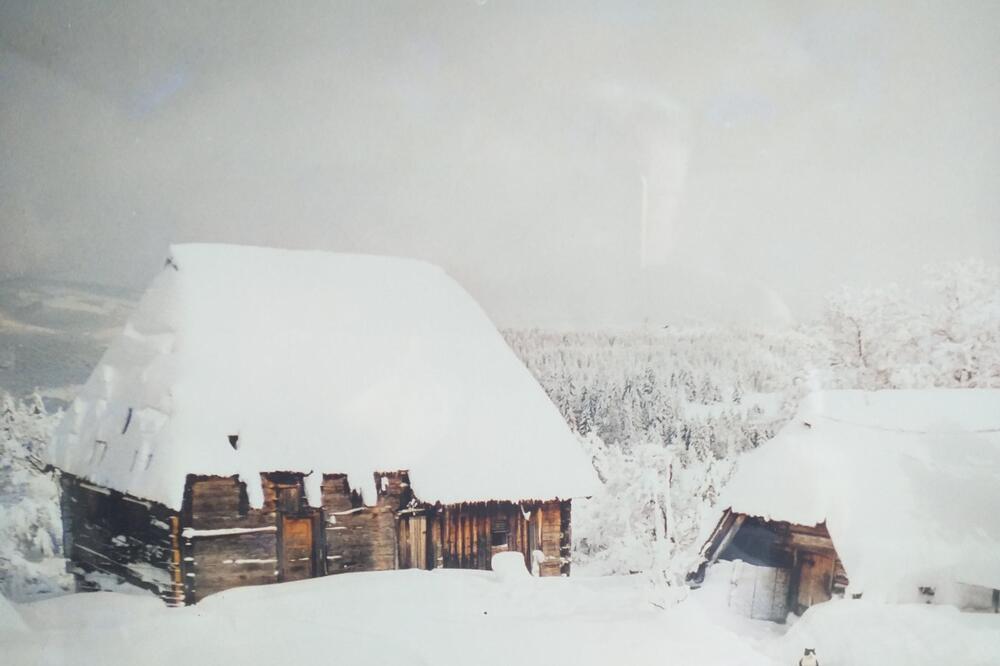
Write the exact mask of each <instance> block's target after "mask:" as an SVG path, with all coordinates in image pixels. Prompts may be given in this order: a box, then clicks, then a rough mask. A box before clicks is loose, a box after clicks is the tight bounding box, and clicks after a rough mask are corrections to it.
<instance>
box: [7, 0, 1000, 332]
mask: <svg viewBox="0 0 1000 666" xmlns="http://www.w3.org/2000/svg"><path fill="white" fill-rule="evenodd" d="M703 5H707V3H701V2H692V3H662V2H653V3H634V4H624V3H610V2H609V3H603V4H601V3H583V2H566V3H540V2H514V3H512V2H503V3H498V2H494V1H493V0H489V1H486V2H483V0H479V2H474V1H469V2H452V3H384V2H344V3H335V4H330V3H316V4H315V5H309V6H307V5H306V4H305V3H300V4H297V5H296V8H295V9H294V10H290V9H289V8H287V7H283V6H282V7H279V6H278V5H277V4H271V3H249V2H246V3H243V2H241V3H235V4H231V5H228V6H227V5H225V4H222V5H212V6H209V5H207V4H206V3H200V2H192V3H184V2H171V3H159V2H147V1H143V2H124V3H120V4H119V3H103V4H100V5H97V4H91V3H86V4H85V3H78V2H69V1H65V2H62V1H55V2H48V3H44V4H39V5H33V4H30V3H14V2H8V1H7V0H0V275H4V274H6V275H12V274H14V275H16V274H31V275H55V276H59V277H63V278H70V279H78V280H90V281H98V282H104V283H111V284H122V285H128V286H133V287H141V286H142V285H144V284H145V282H146V281H147V280H148V279H149V277H150V276H151V275H152V274H153V273H154V272H155V271H156V270H158V269H159V267H160V265H161V259H162V256H163V254H164V252H165V249H166V245H167V243H169V242H171V241H225V242H239V243H254V244H264V245H277V246H283V247H303V248H320V249H329V250H340V251H352V252H368V253H376V254H398V255H406V256H416V257H421V258H425V259H428V260H431V261H434V262H435V263H438V264H441V265H442V266H444V267H445V268H446V269H447V270H448V271H449V272H450V273H452V274H453V275H455V276H456V277H457V278H459V280H460V281H462V282H463V284H465V285H466V287H467V288H468V289H469V290H470V291H471V292H472V293H473V294H474V295H475V296H476V297H477V298H478V299H479V300H480V302H481V303H482V304H483V306H484V307H485V309H486V310H487V311H488V312H489V313H490V315H491V316H492V317H493V319H494V320H495V321H496V322H497V323H499V324H501V325H545V326H556V325H559V326H597V325H607V324H614V325H623V324H629V323H635V322H639V321H643V320H649V321H652V322H657V323H658V322H668V321H676V320H678V319H680V318H685V317H689V316H697V317H708V318H713V319H719V318H726V319H729V318H735V319H745V318H763V319H776V318H778V319H781V318H784V317H788V316H793V317H803V316H809V315H812V314H814V313H815V312H816V311H817V308H818V305H819V304H820V303H821V300H822V297H823V295H824V294H825V293H827V292H828V291H830V290H831V289H833V288H835V287H836V286H838V285H839V284H841V283H845V282H847V283H853V284H864V283H880V282H885V281H890V280H894V281H898V282H904V283H905V282H909V281H912V280H914V279H916V278H917V276H918V275H919V271H920V268H921V266H923V265H924V264H926V263H928V262H934V261H941V260H955V259H961V258H964V257H968V256H971V255H976V256H980V257H983V258H985V259H987V260H989V261H994V262H1000V187H998V186H997V183H1000V123H998V122H997V120H996V119H997V118H1000V3H994V2H981V3H969V2H942V3H926V2H924V3H912V2H901V3H868V2H866V3H853V2H829V3H811V4H810V5H809V7H806V6H805V5H804V4H799V3H786V2H736V3H732V4H731V5H729V6H725V5H724V4H719V3H714V4H712V5H711V6H703Z"/></svg>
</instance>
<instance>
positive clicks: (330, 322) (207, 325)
mask: <svg viewBox="0 0 1000 666" xmlns="http://www.w3.org/2000/svg"><path fill="white" fill-rule="evenodd" d="M48 461H49V462H50V463H51V464H53V465H55V466H56V467H58V468H60V469H62V470H65V471H67V472H70V473H72V474H75V475H77V476H80V477H84V478H86V479H89V480H90V481H92V482H94V483H97V484H100V485H102V486H107V487H112V488H115V489H117V490H121V491H123V492H128V493H131V494H133V495H136V496H139V497H144V498H148V499H152V500H156V501H159V502H162V503H164V504H166V505H167V506H170V507H173V508H175V509H179V508H180V505H181V501H182V494H183V489H184V480H185V476H186V475H187V474H206V475H208V474H211V475H232V474H238V475H239V476H240V477H241V479H242V480H244V481H246V482H247V489H248V492H249V493H250V500H251V503H252V504H254V505H256V506H259V505H260V504H261V502H262V497H261V491H260V483H259V480H258V478H259V476H258V475H259V473H260V472H265V471H276V470H283V471H301V472H306V473H308V472H310V471H312V472H313V474H311V475H310V476H308V477H307V492H308V494H309V495H310V498H309V499H310V502H311V503H313V504H317V503H318V502H319V497H318V495H319V492H318V489H319V483H320V480H321V475H322V474H323V473H346V474H348V477H349V480H350V482H351V484H352V486H354V487H355V488H359V489H362V490H363V494H364V497H365V499H366V500H367V501H368V502H372V501H374V498H375V489H374V486H373V483H374V482H373V479H372V476H373V473H374V472H376V471H391V470H397V469H409V470H410V478H411V479H412V481H413V485H414V491H415V492H416V493H417V495H418V497H419V498H420V499H421V500H424V501H430V502H434V501H441V502H443V503H451V502H460V501H473V500H485V499H507V500H515V501H516V500H522V499H551V498H557V497H558V498H571V497H578V496H584V495H587V494H590V493H591V492H592V490H593V488H594V487H595V485H596V483H597V480H596V475H595V473H594V471H593V469H592V467H591V466H590V463H589V461H588V460H587V459H586V457H585V456H584V455H583V453H582V451H581V449H580V447H579V445H578V443H577V442H576V440H575V438H574V437H573V435H572V434H571V433H570V431H569V429H568V427H567V426H566V424H565V422H564V421H563V420H562V418H561V417H560V415H559V413H558V411H557V410H556V409H555V407H554V406H553V405H552V403H551V402H550V401H549V400H548V398H547V396H546V395H545V393H544V392H543V391H542V389H541V388H540V387H539V386H538V384H537V383H536V382H535V380H534V378H532V376H531V375H530V374H529V372H528V370H527V369H525V367H524V366H523V365H522V364H521V363H520V361H518V359H517V358H516V357H515V356H514V354H513V352H511V350H510V349H509V348H508V347H507V345H506V343H505V342H504V340H503V338H502V337H501V336H500V334H499V333H498V332H497V330H496V328H495V327H494V326H493V324H492V322H491V321H490V320H489V318H488V317H487V316H486V314H485V313H484V312H483V311H482V310H481V309H480V308H479V306H478V305H477V304H476V303H475V301H474V300H473V299H472V298H471V297H470V296H469V294H468V293H466V292H465V291H464V290H463V289H462V288H461V287H460V286H459V285H458V284H456V283H455V281H454V280H452V279H451V278H449V277H448V276H447V275H446V274H445V273H444V272H443V271H442V270H441V269H439V268H437V267H435V266H432V265H429V264H426V263H423V262H419V261H413V260H406V259H396V258H388V257H374V256H360V255H341V254H331V253H325V252H310V251H287V250H273V249H265V248H256V247H239V246H224V245H178V246H174V247H173V248H172V249H171V252H170V257H169V258H168V260H167V262H166V265H165V267H164V269H163V270H162V271H161V273H160V274H159V275H158V276H157V278H156V279H155V280H154V281H153V283H152V285H151V286H150V288H149V289H148V291H147V292H146V294H145V295H144V296H143V298H142V300H141V302H140V303H139V306H138V308H137V310H136V312H135V313H134V314H133V316H132V317H131V318H130V320H129V321H128V323H127V324H126V326H125V330H124V332H123V333H122V334H121V335H120V336H119V338H118V339H117V340H116V341H115V342H114V343H113V344H112V346H111V347H110V348H109V350H108V351H107V353H106V354H105V355H104V358H103V359H102V360H101V362H100V364H99V365H98V366H97V368H96V369H95V370H94V372H93V374H92V375H91V377H90V379H89V380H88V381H87V383H86V385H85V386H84V388H83V390H82V391H81V393H80V395H79V397H78V398H77V399H76V401H75V402H74V403H73V405H72V407H71V408H70V409H69V410H68V412H67V415H66V418H65V419H64V421H63V423H62V424H61V425H60V427H59V428H58V429H57V432H56V435H55V437H54V440H53V442H52V445H51V446H50V447H49V450H48ZM557 470H558V473H555V472H556V471H557Z"/></svg>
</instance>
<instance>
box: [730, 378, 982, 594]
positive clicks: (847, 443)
mask: <svg viewBox="0 0 1000 666" xmlns="http://www.w3.org/2000/svg"><path fill="white" fill-rule="evenodd" d="M721 505H722V506H731V508H732V510H733V511H735V512H738V513H745V514H748V515H753V516H760V517H763V518H766V519H771V520H780V521H787V522H791V523H798V524H802V525H814V524H817V523H820V522H822V521H824V520H825V521H826V523H827V528H828V529H829V531H830V536H831V538H832V539H833V542H834V545H835V547H836V548H837V552H838V554H839V555H840V558H841V560H842V561H843V563H844V568H845V569H846V571H847V574H848V577H849V578H850V579H851V590H852V591H857V592H860V591H864V593H865V596H866V598H868V597H870V596H876V597H881V598H886V599H895V598H898V595H899V591H900V590H903V589H905V590H909V589H910V588H914V589H915V587H916V586H918V585H919V586H935V585H938V584H941V585H946V584H951V583H965V584H972V585H982V586H985V587H991V588H1000V510H998V509H1000V390H992V389H981V390H980V389H954V390H948V389H938V390H921V391H878V392H865V391H828V392H822V393H816V394H813V395H811V396H809V398H808V399H806V400H805V401H804V403H803V404H802V405H801V407H800V409H799V413H798V415H797V416H796V417H795V418H794V419H793V420H792V422H791V423H789V424H788V425H787V426H786V427H785V428H783V429H782V430H781V432H779V433H778V435H777V436H776V437H775V438H774V439H773V440H771V441H769V442H767V443H766V444H764V445H763V446H761V447H760V448H758V449H757V450H755V451H752V452H750V453H748V454H747V455H745V456H744V457H743V458H742V459H741V460H740V462H739V466H738V468H737V471H736V474H735V475H734V477H733V479H732V481H731V482H730V484H729V486H728V487H727V488H726V490H725V492H724V496H723V498H722V504H721Z"/></svg>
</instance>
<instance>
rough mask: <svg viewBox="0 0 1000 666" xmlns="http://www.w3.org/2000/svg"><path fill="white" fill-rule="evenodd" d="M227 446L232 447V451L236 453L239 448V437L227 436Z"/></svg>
mask: <svg viewBox="0 0 1000 666" xmlns="http://www.w3.org/2000/svg"><path fill="white" fill-rule="evenodd" d="M229 446H231V447H233V451H236V450H237V449H239V448H240V436H239V435H230V436H229Z"/></svg>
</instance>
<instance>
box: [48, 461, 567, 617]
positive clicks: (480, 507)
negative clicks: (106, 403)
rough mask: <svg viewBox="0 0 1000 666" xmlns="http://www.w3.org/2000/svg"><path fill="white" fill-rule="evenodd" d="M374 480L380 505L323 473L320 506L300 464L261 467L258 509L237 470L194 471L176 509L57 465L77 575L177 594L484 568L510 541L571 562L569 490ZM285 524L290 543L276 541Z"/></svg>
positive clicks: (558, 570) (182, 598) (511, 546)
mask: <svg viewBox="0 0 1000 666" xmlns="http://www.w3.org/2000/svg"><path fill="white" fill-rule="evenodd" d="M375 481H376V487H377V491H378V495H377V498H376V501H375V504H374V506H366V505H365V504H364V503H363V502H362V497H361V495H360V494H359V493H357V492H355V491H353V490H352V489H351V487H350V485H349V484H348V479H347V477H346V476H345V475H343V474H326V475H324V476H323V479H322V483H321V490H322V508H321V509H314V508H310V507H309V506H308V503H307V501H306V498H305V492H304V491H305V489H304V485H303V479H302V475H301V474H295V473H287V472H273V473H269V474H261V483H262V487H263V496H264V502H263V506H262V507H261V508H259V509H254V508H251V507H250V506H249V501H248V497H247V491H246V487H245V485H244V484H243V483H242V482H241V481H240V480H239V478H238V477H236V476H230V477H219V476H196V475H190V476H188V478H187V482H186V484H185V491H184V502H183V507H182V510H181V511H180V512H175V511H171V510H169V509H167V508H166V507H164V506H162V505H159V504H156V503H153V502H147V501H144V500H139V499H137V498H130V497H127V496H124V495H122V494H121V493H116V492H115V491H111V490H107V489H104V488H99V487H96V486H91V485H89V484H84V483H80V482H78V481H77V480H76V479H74V478H73V477H72V476H70V475H64V476H63V494H62V502H63V517H64V534H65V540H66V552H67V554H68V555H69V557H70V559H72V561H73V562H74V566H76V567H77V568H78V570H79V575H80V576H81V579H82V575H83V574H84V573H86V572H90V571H102V572H106V573H113V574H115V575H118V576H121V577H122V578H124V579H125V580H127V581H128V582H130V583H133V584H136V585H139V586H141V587H146V588H147V589H151V590H153V591H154V592H156V593H157V594H159V595H160V596H162V597H163V598H164V599H166V600H167V601H168V602H169V603H174V604H179V603H195V602H196V601H198V600H200V599H203V598H204V597H206V596H208V595H210V594H213V593H215V592H219V591H222V590H225V589H228V588H231V587H237V586H243V585H261V584H267V583H275V582H280V581H282V580H292V579H297V578H302V577H308V576H310V575H315V576H321V575H326V574H335V573H343V572H348V571H380V570H388V569H396V568H409V567H417V568H435V567H450V568H466V569H489V568H490V564H491V560H492V557H493V555H495V554H496V553H498V552H501V551H505V550H510V551H515V552H520V553H522V555H523V556H524V560H525V566H526V567H527V568H528V569H529V570H530V569H531V568H532V566H533V564H535V563H534V562H533V559H532V552H533V551H542V553H543V554H544V558H543V559H542V561H541V562H540V563H539V575H542V576H557V575H560V574H564V575H565V574H568V573H569V547H570V532H569V530H570V503H569V501H564V502H559V501H552V502H544V503H543V502H531V503H521V504H517V503H513V502H479V503H466V504H457V505H448V506H443V507H442V506H440V505H436V506H431V505H427V504H421V503H419V502H418V501H417V500H416V499H415V498H414V496H413V493H412V490H411V489H410V484H409V477H408V474H407V472H405V471H400V472H387V473H386V472H380V473H376V475H375ZM290 523H294V526H295V530H296V531H295V534H294V536H295V540H294V543H292V542H291V541H290V540H289V538H284V542H283V530H284V531H286V532H287V531H288V524H290ZM308 525H311V526H313V527H312V536H311V537H310V534H309V532H308V530H309V527H308ZM303 530H306V531H305V532H303ZM289 534H291V533H289ZM286 536H287V535H286ZM310 540H311V541H312V543H311V545H310ZM310 547H311V548H312V549H313V557H312V559H311V561H309V560H308V559H307V557H308V551H309V549H310Z"/></svg>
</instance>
